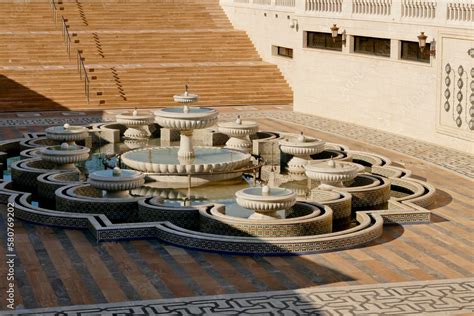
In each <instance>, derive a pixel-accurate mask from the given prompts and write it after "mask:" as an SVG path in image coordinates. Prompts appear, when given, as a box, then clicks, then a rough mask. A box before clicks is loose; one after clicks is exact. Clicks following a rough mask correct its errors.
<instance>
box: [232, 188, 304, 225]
mask: <svg viewBox="0 0 474 316" xmlns="http://www.w3.org/2000/svg"><path fill="white" fill-rule="evenodd" d="M235 200H236V202H237V204H239V205H240V206H241V207H243V208H247V209H251V210H253V211H254V213H253V214H252V215H250V217H249V219H254V220H264V219H275V218H280V215H279V214H278V213H277V212H278V211H281V210H287V209H289V208H291V207H292V206H293V205H295V203H296V193H295V192H293V191H292V190H289V189H284V188H270V187H269V186H267V185H265V186H263V187H253V188H246V189H243V190H240V191H237V192H236V193H235Z"/></svg>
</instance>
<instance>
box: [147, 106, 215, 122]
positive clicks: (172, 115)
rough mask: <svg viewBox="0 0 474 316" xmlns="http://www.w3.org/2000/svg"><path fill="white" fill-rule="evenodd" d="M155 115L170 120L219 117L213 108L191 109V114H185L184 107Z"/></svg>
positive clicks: (161, 110) (156, 112) (160, 111)
mask: <svg viewBox="0 0 474 316" xmlns="http://www.w3.org/2000/svg"><path fill="white" fill-rule="evenodd" d="M154 114H155V115H156V116H157V117H158V118H159V117H163V118H168V119H181V120H192V119H207V118H211V117H217V114H218V112H217V111H216V110H214V109H212V108H206V107H189V112H187V113H185V112H183V107H174V108H164V109H160V110H157V111H155V113H154Z"/></svg>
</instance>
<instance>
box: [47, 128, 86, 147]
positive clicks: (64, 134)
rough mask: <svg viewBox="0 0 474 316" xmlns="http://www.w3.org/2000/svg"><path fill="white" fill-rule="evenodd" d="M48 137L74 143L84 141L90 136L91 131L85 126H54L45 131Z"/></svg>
mask: <svg viewBox="0 0 474 316" xmlns="http://www.w3.org/2000/svg"><path fill="white" fill-rule="evenodd" d="M45 132H46V137H47V138H49V139H52V140H56V141H60V142H67V143H74V142H76V141H80V140H84V139H86V138H87V137H88V136H89V131H88V129H87V128H86V127H84V126H73V125H69V124H67V123H66V124H64V125H63V126H52V127H48V128H47V129H45Z"/></svg>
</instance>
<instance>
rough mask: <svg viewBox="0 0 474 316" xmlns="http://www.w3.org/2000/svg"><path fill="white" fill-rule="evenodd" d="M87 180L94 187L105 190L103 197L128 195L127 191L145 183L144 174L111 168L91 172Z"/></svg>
mask: <svg viewBox="0 0 474 316" xmlns="http://www.w3.org/2000/svg"><path fill="white" fill-rule="evenodd" d="M87 182H88V183H89V184H90V185H91V186H92V187H94V188H96V189H99V190H103V191H105V194H104V197H108V198H125V197H130V194H129V191H130V190H133V189H138V188H140V187H141V186H142V185H143V184H145V175H144V174H142V173H141V172H138V171H135V170H122V169H120V168H119V167H115V168H114V169H113V170H100V171H95V172H93V173H92V174H91V175H90V176H89V179H88V180H87Z"/></svg>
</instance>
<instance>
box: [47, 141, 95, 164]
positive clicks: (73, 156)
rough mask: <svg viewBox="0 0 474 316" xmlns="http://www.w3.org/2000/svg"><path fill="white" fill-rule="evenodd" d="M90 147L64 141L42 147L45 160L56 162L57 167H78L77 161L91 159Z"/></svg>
mask: <svg viewBox="0 0 474 316" xmlns="http://www.w3.org/2000/svg"><path fill="white" fill-rule="evenodd" d="M89 152H90V149H89V148H87V147H84V146H79V145H76V144H68V143H62V144H61V145H56V146H48V147H44V148H41V149H40V157H41V159H42V160H43V161H48V162H52V163H54V164H55V166H56V167H55V169H76V165H75V164H76V163H78V162H84V161H86V160H87V159H89Z"/></svg>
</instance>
